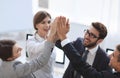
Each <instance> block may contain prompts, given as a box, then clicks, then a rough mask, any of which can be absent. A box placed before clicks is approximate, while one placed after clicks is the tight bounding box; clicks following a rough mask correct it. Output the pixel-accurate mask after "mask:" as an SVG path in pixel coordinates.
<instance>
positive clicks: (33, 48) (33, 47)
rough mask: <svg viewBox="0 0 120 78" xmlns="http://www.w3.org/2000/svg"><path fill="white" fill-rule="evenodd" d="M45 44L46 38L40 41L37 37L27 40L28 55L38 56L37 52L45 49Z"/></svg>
mask: <svg viewBox="0 0 120 78" xmlns="http://www.w3.org/2000/svg"><path fill="white" fill-rule="evenodd" d="M44 44H45V40H44V41H42V42H38V41H36V40H35V39H29V40H27V44H26V50H27V53H28V56H30V57H32V56H36V55H37V54H40V53H41V52H42V50H43V49H44V47H43V46H44Z"/></svg>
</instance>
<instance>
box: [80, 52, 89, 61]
mask: <svg viewBox="0 0 120 78" xmlns="http://www.w3.org/2000/svg"><path fill="white" fill-rule="evenodd" d="M88 53H89V51H88V50H85V52H84V53H83V56H82V57H83V60H84V61H86V60H87V55H88Z"/></svg>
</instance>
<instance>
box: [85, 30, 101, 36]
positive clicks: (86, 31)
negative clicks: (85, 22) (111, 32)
mask: <svg viewBox="0 0 120 78" xmlns="http://www.w3.org/2000/svg"><path fill="white" fill-rule="evenodd" d="M84 32H85V35H89V37H90V38H99V37H97V36H96V35H95V34H93V33H91V32H89V30H88V29H85V30H84Z"/></svg>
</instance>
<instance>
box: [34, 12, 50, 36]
mask: <svg viewBox="0 0 120 78" xmlns="http://www.w3.org/2000/svg"><path fill="white" fill-rule="evenodd" d="M50 23H51V15H50V14H49V13H48V12H46V11H38V12H37V13H36V14H35V16H34V19H33V24H34V29H35V30H36V33H37V34H38V35H39V36H40V37H42V38H46V36H47V34H48V31H49V29H50Z"/></svg>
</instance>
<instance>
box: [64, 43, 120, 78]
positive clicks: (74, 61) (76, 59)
mask: <svg viewBox="0 0 120 78" xmlns="http://www.w3.org/2000/svg"><path fill="white" fill-rule="evenodd" d="M63 51H64V53H65V54H66V56H67V57H68V59H69V60H70V62H71V65H72V67H73V68H74V69H75V70H77V72H80V73H81V74H82V75H83V76H84V77H85V78H120V72H117V73H112V72H110V71H107V70H103V71H100V72H99V71H97V70H96V69H95V68H94V67H92V66H91V65H89V64H88V63H86V62H85V61H83V59H82V56H81V55H80V54H79V53H78V51H77V49H76V48H75V47H74V46H73V45H72V44H71V43H68V44H66V45H65V46H64V47H63ZM103 66H104V64H103ZM68 78H69V77H68Z"/></svg>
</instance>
